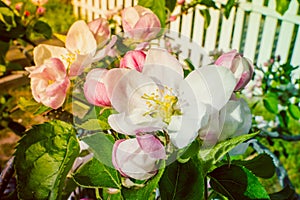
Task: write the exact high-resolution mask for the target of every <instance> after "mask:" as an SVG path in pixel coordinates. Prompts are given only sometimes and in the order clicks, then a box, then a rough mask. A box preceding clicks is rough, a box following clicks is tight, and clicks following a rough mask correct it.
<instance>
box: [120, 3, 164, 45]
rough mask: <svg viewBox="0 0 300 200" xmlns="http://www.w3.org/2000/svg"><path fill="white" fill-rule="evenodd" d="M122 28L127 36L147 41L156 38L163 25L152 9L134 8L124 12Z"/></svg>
mask: <svg viewBox="0 0 300 200" xmlns="http://www.w3.org/2000/svg"><path fill="white" fill-rule="evenodd" d="M122 26H123V29H124V32H125V35H126V36H128V37H130V38H132V39H135V40H142V41H147V40H151V39H153V38H155V37H156V35H157V34H158V33H159V32H160V27H161V24H160V21H159V19H158V17H157V16H156V15H155V14H154V13H153V12H152V11H151V10H150V9H148V8H144V7H142V6H134V7H129V8H125V9H124V10H123V12H122Z"/></svg>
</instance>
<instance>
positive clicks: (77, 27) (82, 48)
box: [66, 20, 97, 55]
mask: <svg viewBox="0 0 300 200" xmlns="http://www.w3.org/2000/svg"><path fill="white" fill-rule="evenodd" d="M66 48H67V49H68V50H70V51H71V52H72V53H78V54H82V55H85V54H92V55H94V54H95V52H96V48H97V43H96V40H95V38H94V35H93V33H92V32H91V31H90V29H89V27H88V25H87V24H86V23H85V22H84V21H83V20H79V21H76V22H75V23H74V24H72V26H71V27H70V29H69V31H68V34H67V39H66Z"/></svg>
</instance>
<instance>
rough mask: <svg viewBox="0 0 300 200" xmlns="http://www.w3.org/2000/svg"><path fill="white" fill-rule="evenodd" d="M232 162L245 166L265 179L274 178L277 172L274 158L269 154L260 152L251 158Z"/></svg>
mask: <svg viewBox="0 0 300 200" xmlns="http://www.w3.org/2000/svg"><path fill="white" fill-rule="evenodd" d="M232 163H233V164H236V165H241V166H244V167H246V168H247V169H248V170H250V171H251V172H252V173H253V174H254V175H256V176H257V177H261V178H265V179H268V178H272V176H273V175H274V173H275V165H274V163H273V159H272V158H271V157H270V156H269V155H267V154H259V155H258V156H256V157H255V158H253V159H251V160H243V161H233V162H232Z"/></svg>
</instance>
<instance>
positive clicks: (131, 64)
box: [120, 50, 146, 72]
mask: <svg viewBox="0 0 300 200" xmlns="http://www.w3.org/2000/svg"><path fill="white" fill-rule="evenodd" d="M145 59H146V54H145V53H144V52H143V51H141V50H134V51H128V52H127V53H126V54H125V55H124V57H123V58H122V59H121V61H120V68H130V69H136V70H137V71H139V72H141V71H142V70H143V65H144V62H145Z"/></svg>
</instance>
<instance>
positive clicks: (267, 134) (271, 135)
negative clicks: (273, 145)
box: [259, 130, 300, 141]
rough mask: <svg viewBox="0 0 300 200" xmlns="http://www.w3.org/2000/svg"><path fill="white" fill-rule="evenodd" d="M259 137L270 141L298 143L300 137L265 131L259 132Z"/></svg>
mask: <svg viewBox="0 0 300 200" xmlns="http://www.w3.org/2000/svg"><path fill="white" fill-rule="evenodd" d="M259 136H262V137H265V138H272V139H282V140H285V141H300V135H286V134H281V133H278V132H269V131H265V130H261V133H260V134H259Z"/></svg>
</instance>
